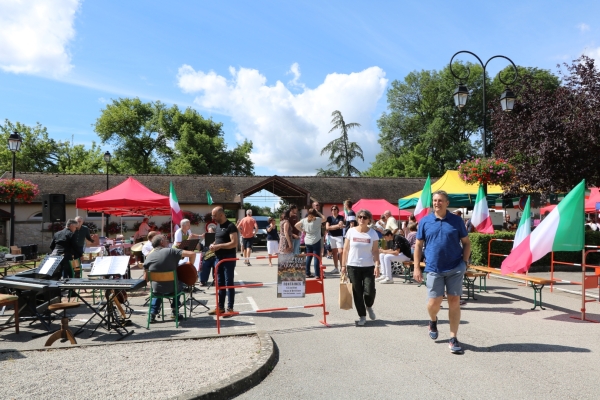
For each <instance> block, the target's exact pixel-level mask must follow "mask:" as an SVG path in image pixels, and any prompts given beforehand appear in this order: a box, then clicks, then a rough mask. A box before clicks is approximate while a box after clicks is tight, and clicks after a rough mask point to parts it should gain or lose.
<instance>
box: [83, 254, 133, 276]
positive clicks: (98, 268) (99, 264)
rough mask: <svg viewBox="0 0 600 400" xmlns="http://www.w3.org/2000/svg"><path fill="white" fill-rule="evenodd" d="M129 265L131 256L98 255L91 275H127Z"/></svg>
mask: <svg viewBox="0 0 600 400" xmlns="http://www.w3.org/2000/svg"><path fill="white" fill-rule="evenodd" d="M128 266H129V256H109V257H98V258H96V261H95V262H94V266H93V267H92V270H91V271H90V274H89V275H90V276H95V275H96V276H97V275H125V274H126V273H127V267H128Z"/></svg>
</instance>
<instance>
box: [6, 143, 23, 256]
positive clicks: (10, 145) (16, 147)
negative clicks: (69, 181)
mask: <svg viewBox="0 0 600 400" xmlns="http://www.w3.org/2000/svg"><path fill="white" fill-rule="evenodd" d="M21 143H23V141H22V140H21V136H19V134H18V133H17V131H14V132H13V133H11V135H10V136H9V137H8V149H9V150H10V151H12V153H13V155H12V179H13V180H14V179H15V173H16V171H15V162H16V158H17V151H19V150H21ZM10 245H11V246H14V245H15V198H14V197H12V198H11V199H10Z"/></svg>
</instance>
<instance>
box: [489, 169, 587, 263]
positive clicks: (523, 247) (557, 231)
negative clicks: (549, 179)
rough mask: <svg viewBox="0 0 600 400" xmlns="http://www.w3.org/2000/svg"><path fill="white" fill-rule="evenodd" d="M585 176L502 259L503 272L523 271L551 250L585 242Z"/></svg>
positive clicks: (573, 248)
mask: <svg viewBox="0 0 600 400" xmlns="http://www.w3.org/2000/svg"><path fill="white" fill-rule="evenodd" d="M584 198H585V179H584V180H583V181H581V183H579V184H578V185H577V186H575V188H574V189H573V190H571V191H570V192H569V193H568V194H567V195H566V196H565V199H564V200H563V201H561V202H560V203H558V206H556V208H554V210H552V211H551V212H550V214H548V216H547V217H546V218H544V220H543V221H542V222H541V223H540V224H539V225H538V227H537V228H535V230H534V231H533V232H531V234H530V235H529V236H527V237H526V238H525V239H524V240H523V241H522V242H521V243H520V244H519V245H518V246H517V247H516V248H514V249H513V250H512V251H511V253H510V254H509V256H508V257H506V259H505V260H504V262H503V263H502V268H501V269H502V273H503V274H509V273H512V272H525V271H527V270H528V269H529V267H530V266H531V264H532V263H533V262H535V261H537V260H539V259H540V258H542V257H544V256H545V255H546V254H548V253H549V252H551V251H581V250H582V249H583V245H584Z"/></svg>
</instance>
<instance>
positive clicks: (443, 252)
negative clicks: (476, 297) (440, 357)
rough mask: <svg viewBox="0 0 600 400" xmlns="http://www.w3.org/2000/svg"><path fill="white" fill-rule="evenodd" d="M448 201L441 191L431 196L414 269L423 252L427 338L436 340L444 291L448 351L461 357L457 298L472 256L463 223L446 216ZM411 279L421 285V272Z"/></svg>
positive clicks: (419, 232) (458, 299) (417, 246)
mask: <svg viewBox="0 0 600 400" xmlns="http://www.w3.org/2000/svg"><path fill="white" fill-rule="evenodd" d="M448 205H450V201H449V200H448V194H447V193H446V192H444V191H443V190H438V191H437V192H435V193H433V211H434V212H433V214H429V215H427V216H425V217H423V219H421V221H419V229H418V231H417V241H416V243H415V253H414V256H415V258H414V261H415V266H417V265H419V262H420V261H421V254H423V248H425V265H426V266H425V272H427V297H428V298H429V301H428V303H427V311H428V312H429V317H430V321H429V337H430V338H431V339H433V340H435V339H437V338H438V329H437V314H438V312H439V311H440V306H441V305H442V300H443V297H444V290H445V292H446V295H447V296H448V308H449V311H448V319H449V320H450V341H449V347H450V351H451V352H453V353H462V348H461V347H460V343H459V342H458V339H457V338H456V333H457V332H458V325H459V324H460V295H461V294H462V282H463V275H464V274H465V270H466V268H467V261H468V260H469V256H470V254H471V242H469V236H468V234H467V230H466V228H465V224H464V223H463V220H462V218H461V217H459V216H458V215H454V214H452V213H450V212H447V208H448ZM414 279H415V280H416V281H417V282H422V280H423V276H422V273H421V269H420V268H418V267H416V268H415V272H414Z"/></svg>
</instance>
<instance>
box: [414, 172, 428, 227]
mask: <svg viewBox="0 0 600 400" xmlns="http://www.w3.org/2000/svg"><path fill="white" fill-rule="evenodd" d="M430 210H431V179H430V178H429V175H427V180H426V181H425V186H423V190H422V191H421V197H420V198H419V201H417V205H416V207H415V218H416V219H417V222H419V221H420V220H421V218H423V217H424V216H426V215H427V214H429V211H430Z"/></svg>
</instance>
